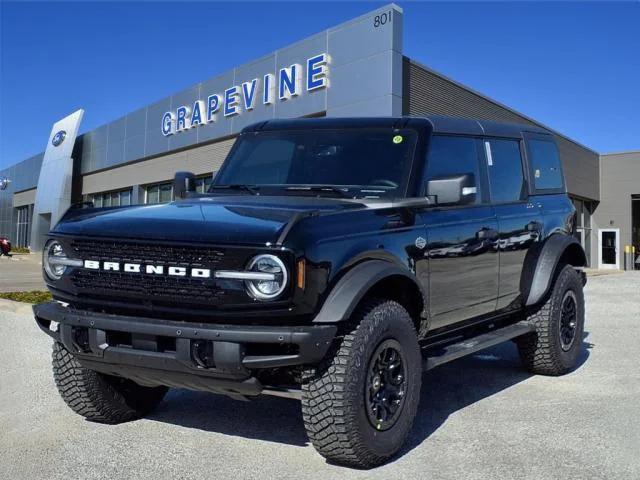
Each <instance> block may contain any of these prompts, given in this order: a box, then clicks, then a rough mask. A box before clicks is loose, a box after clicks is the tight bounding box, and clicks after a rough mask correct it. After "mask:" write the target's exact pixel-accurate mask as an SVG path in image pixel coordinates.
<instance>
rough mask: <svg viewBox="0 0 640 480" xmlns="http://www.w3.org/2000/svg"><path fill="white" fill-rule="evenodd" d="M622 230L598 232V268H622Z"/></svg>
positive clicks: (609, 229) (602, 230) (611, 229)
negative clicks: (619, 253) (620, 253)
mask: <svg viewBox="0 0 640 480" xmlns="http://www.w3.org/2000/svg"><path fill="white" fill-rule="evenodd" d="M619 251H620V229H619V228H607V229H600V230H598V267H599V268H603V269H619V268H620V255H618V252H619Z"/></svg>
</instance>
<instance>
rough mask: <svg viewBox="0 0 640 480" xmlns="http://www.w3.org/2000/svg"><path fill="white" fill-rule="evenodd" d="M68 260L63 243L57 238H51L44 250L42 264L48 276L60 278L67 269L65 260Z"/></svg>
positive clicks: (53, 278)
mask: <svg viewBox="0 0 640 480" xmlns="http://www.w3.org/2000/svg"><path fill="white" fill-rule="evenodd" d="M65 260H67V254H66V253H64V250H63V248H62V244H61V243H60V242H58V241H57V240H51V241H50V242H49V243H47V244H46V245H45V247H44V251H43V252H42V266H43V267H44V271H45V272H46V274H47V276H48V277H49V278H50V279H52V280H60V278H62V275H63V274H64V272H65V270H66V269H67V267H66V265H64V261H65Z"/></svg>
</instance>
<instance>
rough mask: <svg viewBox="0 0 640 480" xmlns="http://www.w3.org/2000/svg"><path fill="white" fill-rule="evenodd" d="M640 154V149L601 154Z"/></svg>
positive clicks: (603, 155) (602, 154) (605, 155)
mask: <svg viewBox="0 0 640 480" xmlns="http://www.w3.org/2000/svg"><path fill="white" fill-rule="evenodd" d="M634 153H637V154H640V150H622V151H621V152H607V153H601V154H600V156H601V157H608V156H613V155H628V154H634Z"/></svg>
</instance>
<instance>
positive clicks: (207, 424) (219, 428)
mask: <svg viewBox="0 0 640 480" xmlns="http://www.w3.org/2000/svg"><path fill="white" fill-rule="evenodd" d="M587 335H588V333H587V332H585V334H584V338H585V339H586V337H587ZM591 348H593V345H592V344H590V343H588V342H586V341H585V342H584V348H583V351H582V354H581V357H580V360H579V363H578V366H577V367H576V369H579V368H580V367H581V366H582V365H583V364H584V363H585V362H586V360H587V358H588V357H589V350H590V349H591ZM530 376H531V374H529V373H527V372H526V371H525V370H524V369H523V368H522V365H521V363H520V358H519V356H518V352H517V348H516V346H515V344H513V343H512V342H507V343H504V344H502V345H498V346H496V347H493V348H490V349H487V350H484V351H482V352H479V353H478V354H475V355H472V356H470V357H466V358H462V359H459V360H456V361H454V362H451V363H449V364H445V365H442V366H440V367H438V368H436V369H434V370H432V371H430V372H426V373H425V374H424V375H423V378H422V392H421V398H420V407H419V410H418V415H417V416H416V420H415V422H414V427H413V429H412V431H411V433H410V435H409V439H408V441H407V444H406V445H405V447H404V448H403V450H402V451H401V452H400V454H399V455H398V457H401V456H403V455H405V454H406V453H408V452H409V451H411V450H413V449H414V448H416V447H417V446H419V445H420V444H421V443H422V442H423V441H424V440H425V439H427V438H428V437H429V436H430V435H431V434H432V433H433V432H435V431H436V430H437V429H438V428H439V427H440V426H442V425H443V424H444V423H445V422H446V420H447V418H448V417H449V416H450V415H452V414H453V413H455V412H456V411H458V410H461V409H463V408H465V407H467V406H469V405H472V404H474V403H476V402H478V401H480V400H482V399H485V398H488V397H491V396H492V395H495V394H496V393H499V392H501V391H502V390H505V389H507V388H509V387H512V386H514V385H516V384H518V383H520V382H522V381H524V380H526V379H527V378H529V377H530ZM147 418H148V419H149V420H153V421H157V422H162V423H169V424H174V425H179V426H182V427H186V428H194V429H199V430H202V431H206V432H215V433H221V434H223V435H231V436H236V437H243V438H248V439H257V440H263V441H269V442H277V443H284V444H289V445H294V446H300V447H302V446H305V445H307V444H308V443H309V441H308V439H307V436H306V433H305V431H304V425H303V423H302V417H301V413H300V403H299V402H298V401H297V400H289V399H283V398H277V397H269V396H266V395H263V396H260V397H258V398H256V399H254V400H250V401H247V402H242V401H237V400H233V399H230V398H227V397H223V396H220V395H213V394H209V393H203V392H193V391H189V390H171V391H170V392H169V394H168V395H167V397H166V399H165V401H164V402H162V404H161V405H160V407H159V408H158V410H156V411H155V412H154V413H153V414H152V415H150V416H149V417H147Z"/></svg>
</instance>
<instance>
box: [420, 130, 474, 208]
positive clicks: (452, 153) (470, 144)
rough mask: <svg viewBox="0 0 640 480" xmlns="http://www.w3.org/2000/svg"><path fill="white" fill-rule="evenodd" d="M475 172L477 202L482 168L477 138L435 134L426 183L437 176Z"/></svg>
mask: <svg viewBox="0 0 640 480" xmlns="http://www.w3.org/2000/svg"><path fill="white" fill-rule="evenodd" d="M469 173H471V174H473V175H474V177H475V181H476V192H477V193H476V202H479V199H480V198H482V194H481V192H480V183H481V182H480V170H479V163H478V149H477V142H476V139H475V138H472V137H454V136H446V135H434V136H433V137H432V138H431V142H430V145H429V154H428V155H427V168H426V173H425V178H424V184H425V185H426V183H427V182H428V181H429V180H432V179H434V178H437V177H447V176H451V175H465V174H469Z"/></svg>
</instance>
